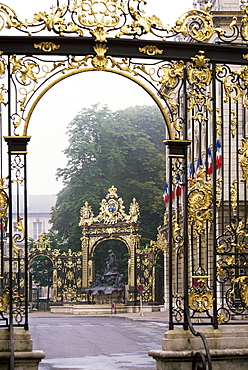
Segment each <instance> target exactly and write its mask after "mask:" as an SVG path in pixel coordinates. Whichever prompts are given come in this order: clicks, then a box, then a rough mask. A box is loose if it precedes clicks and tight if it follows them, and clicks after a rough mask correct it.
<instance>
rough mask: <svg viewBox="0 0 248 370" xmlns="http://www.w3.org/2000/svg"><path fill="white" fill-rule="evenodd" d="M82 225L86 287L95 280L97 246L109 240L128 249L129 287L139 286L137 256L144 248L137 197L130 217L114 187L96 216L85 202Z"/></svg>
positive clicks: (110, 189) (83, 279) (130, 208)
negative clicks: (118, 241) (140, 247)
mask: <svg viewBox="0 0 248 370" xmlns="http://www.w3.org/2000/svg"><path fill="white" fill-rule="evenodd" d="M80 216H81V218H80V222H79V226H80V227H81V228H82V238H81V241H82V257H83V259H82V263H83V268H82V285H83V287H88V286H89V282H90V281H92V280H93V278H94V266H93V261H92V259H91V257H93V253H94V250H95V248H96V246H97V245H98V244H99V243H100V242H102V241H105V240H110V239H116V240H121V241H122V242H123V243H124V244H125V245H126V247H127V249H128V253H129V259H128V285H130V286H134V285H135V284H136V277H135V255H136V249H137V248H139V245H140V238H141V236H140V234H139V233H140V226H139V221H138V220H139V205H138V203H137V201H136V199H135V198H133V200H132V202H131V203H130V207H129V214H126V212H125V207H124V204H123V200H122V198H120V197H119V196H118V194H117V189H116V188H115V187H114V186H113V185H112V187H111V188H109V189H108V193H107V195H106V198H104V199H102V201H101V203H100V212H99V214H98V216H94V214H93V211H92V208H91V206H89V204H88V202H85V204H84V206H83V207H81V210H80Z"/></svg>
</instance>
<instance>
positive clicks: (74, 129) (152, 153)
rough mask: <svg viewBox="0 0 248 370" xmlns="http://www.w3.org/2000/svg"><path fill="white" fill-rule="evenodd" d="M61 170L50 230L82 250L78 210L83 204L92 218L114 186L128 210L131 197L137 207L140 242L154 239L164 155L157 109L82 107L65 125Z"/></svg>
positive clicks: (160, 208) (161, 122)
mask: <svg viewBox="0 0 248 370" xmlns="http://www.w3.org/2000/svg"><path fill="white" fill-rule="evenodd" d="M68 136H69V145H68V147H67V148H66V149H65V150H64V153H65V155H66V156H67V158H68V163H67V166H66V167H65V168H59V169H58V170H57V177H58V178H62V180H63V184H64V187H63V189H62V190H61V191H60V192H59V194H58V196H57V202H56V205H55V207H54V208H53V210H52V218H51V222H52V224H53V229H55V230H58V233H59V236H61V237H62V238H63V240H64V241H67V244H68V248H71V249H72V250H79V249H80V236H81V235H80V232H81V230H80V228H79V226H78V221H79V212H80V208H81V207H82V206H83V205H84V203H85V201H87V202H88V203H89V205H91V206H92V209H93V210H94V213H95V215H97V214H98V212H99V203H100V202H101V200H102V199H103V198H105V196H106V193H107V191H108V188H109V187H111V186H112V185H114V186H115V187H117V189H118V195H119V196H120V197H122V199H123V200H124V204H125V206H126V211H127V212H128V209H129V204H130V202H131V201H132V199H133V197H135V198H136V199H137V201H138V203H139V204H140V212H141V218H140V221H141V226H142V237H143V241H142V242H143V243H145V242H147V241H148V240H149V239H153V238H155V235H156V231H157V230H156V229H157V226H158V225H159V224H160V223H161V221H162V215H163V211H164V205H163V197H162V192H163V183H164V169H165V162H164V161H165V156H164V145H163V140H164V136H165V124H164V119H163V117H162V115H161V113H160V111H159V110H158V108H157V107H155V106H151V107H150V106H149V107H148V106H142V107H141V106H136V107H131V108H127V109H124V110H119V111H116V112H112V111H111V110H110V109H109V108H108V107H107V106H100V105H99V104H96V105H93V106H91V107H90V108H83V109H82V110H81V111H80V112H79V114H78V115H77V116H76V117H75V118H74V119H73V120H72V122H71V123H70V124H69V126H68Z"/></svg>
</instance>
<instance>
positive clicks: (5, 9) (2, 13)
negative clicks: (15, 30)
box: [0, 4, 27, 31]
mask: <svg viewBox="0 0 248 370" xmlns="http://www.w3.org/2000/svg"><path fill="white" fill-rule="evenodd" d="M0 18H1V24H0V31H1V30H2V29H3V28H4V27H6V28H12V27H23V26H24V27H27V25H26V24H25V23H22V22H20V21H19V20H18V15H17V14H16V12H15V11H14V10H13V9H12V8H10V7H9V6H7V5H4V4H0Z"/></svg>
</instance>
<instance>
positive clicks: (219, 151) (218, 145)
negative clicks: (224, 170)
mask: <svg viewBox="0 0 248 370" xmlns="http://www.w3.org/2000/svg"><path fill="white" fill-rule="evenodd" d="M221 166H222V148H221V143H220V140H217V141H216V169H218V168H221Z"/></svg>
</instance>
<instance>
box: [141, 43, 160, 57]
mask: <svg viewBox="0 0 248 370" xmlns="http://www.w3.org/2000/svg"><path fill="white" fill-rule="evenodd" d="M139 51H140V52H141V53H145V54H147V55H156V54H163V50H162V49H159V48H157V46H154V45H146V46H144V47H143V48H139Z"/></svg>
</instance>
